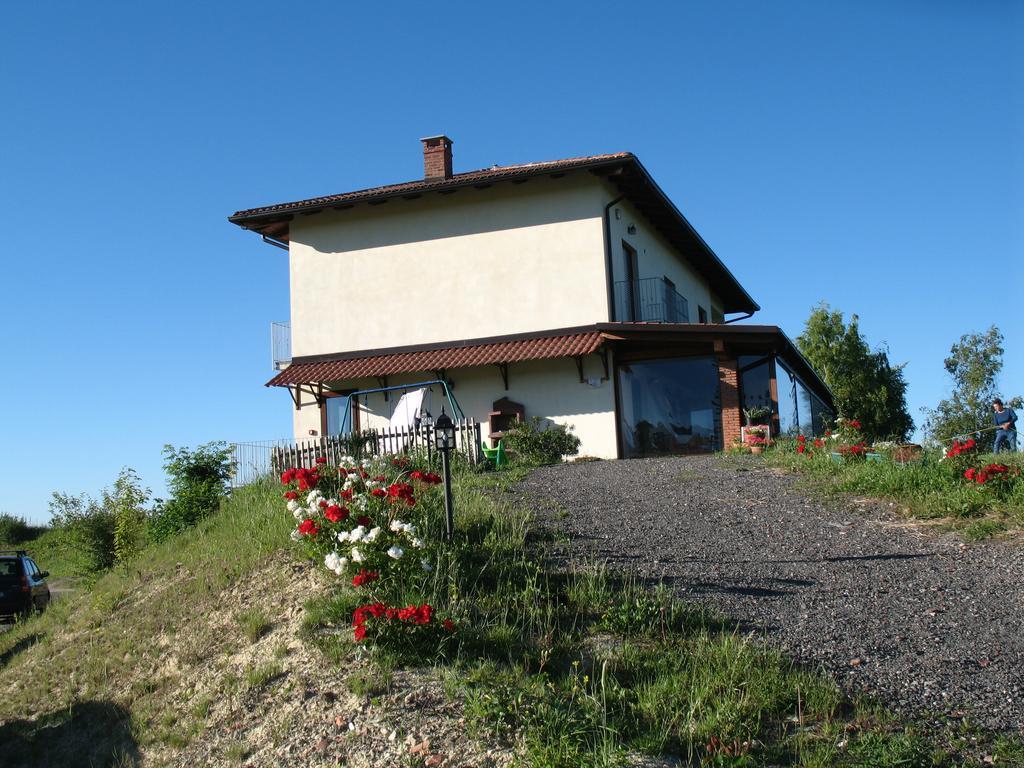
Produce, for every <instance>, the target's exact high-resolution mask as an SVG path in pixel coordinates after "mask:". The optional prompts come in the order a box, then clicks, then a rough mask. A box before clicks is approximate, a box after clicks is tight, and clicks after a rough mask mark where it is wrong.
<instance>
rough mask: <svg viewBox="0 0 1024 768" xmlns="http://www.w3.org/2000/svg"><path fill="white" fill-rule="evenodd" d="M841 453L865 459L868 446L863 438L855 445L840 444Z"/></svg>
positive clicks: (846, 456)
mask: <svg viewBox="0 0 1024 768" xmlns="http://www.w3.org/2000/svg"><path fill="white" fill-rule="evenodd" d="M839 455H840V456H843V457H844V458H851V459H863V458H864V457H865V456H867V455H868V446H867V444H866V443H865V442H864V441H863V440H861V441H860V442H859V443H855V444H853V445H840V446H839Z"/></svg>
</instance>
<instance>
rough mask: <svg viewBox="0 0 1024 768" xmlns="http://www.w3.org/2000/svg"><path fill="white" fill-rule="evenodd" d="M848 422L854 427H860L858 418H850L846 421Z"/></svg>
mask: <svg viewBox="0 0 1024 768" xmlns="http://www.w3.org/2000/svg"><path fill="white" fill-rule="evenodd" d="M846 423H847V424H849V425H850V426H851V427H853V428H854V429H860V422H859V421H857V420H856V419H850V420H849V421H848V422H846Z"/></svg>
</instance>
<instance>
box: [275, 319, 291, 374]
mask: <svg viewBox="0 0 1024 768" xmlns="http://www.w3.org/2000/svg"><path fill="white" fill-rule="evenodd" d="M270 356H271V358H272V361H273V365H274V370H275V371H280V370H283V369H284V368H287V367H288V366H289V364H291V362H292V324H291V323H287V322H277V323H271V324H270Z"/></svg>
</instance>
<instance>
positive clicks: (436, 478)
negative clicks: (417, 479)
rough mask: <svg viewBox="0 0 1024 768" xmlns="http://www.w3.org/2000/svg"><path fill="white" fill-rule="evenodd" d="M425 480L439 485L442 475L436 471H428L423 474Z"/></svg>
mask: <svg viewBox="0 0 1024 768" xmlns="http://www.w3.org/2000/svg"><path fill="white" fill-rule="evenodd" d="M423 480H424V482H427V483H430V484H431V485H437V484H438V483H440V482H441V476H440V475H439V474H437V473H436V472H427V473H426V474H424V475H423Z"/></svg>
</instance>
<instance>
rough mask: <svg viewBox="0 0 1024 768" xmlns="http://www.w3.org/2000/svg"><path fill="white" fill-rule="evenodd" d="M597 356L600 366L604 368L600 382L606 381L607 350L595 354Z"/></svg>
mask: <svg viewBox="0 0 1024 768" xmlns="http://www.w3.org/2000/svg"><path fill="white" fill-rule="evenodd" d="M597 356H598V357H599V358H601V365H602V366H603V367H604V377H603V378H602V379H601V381H608V350H607V349H602V350H600V351H599V352H598V353H597Z"/></svg>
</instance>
